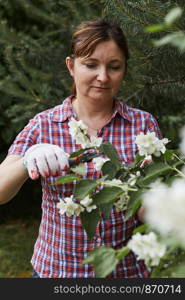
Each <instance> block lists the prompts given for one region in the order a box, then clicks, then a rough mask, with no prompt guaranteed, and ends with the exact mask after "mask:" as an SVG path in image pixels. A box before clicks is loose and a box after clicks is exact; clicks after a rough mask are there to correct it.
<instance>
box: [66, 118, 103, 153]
mask: <svg viewBox="0 0 185 300" xmlns="http://www.w3.org/2000/svg"><path fill="white" fill-rule="evenodd" d="M68 124H69V133H70V134H71V136H72V137H73V138H74V139H75V141H76V143H77V144H79V145H81V146H82V148H83V149H85V148H90V147H99V146H100V145H101V143H102V140H103V139H102V138H97V137H95V136H91V137H90V138H89V136H88V135H87V131H88V127H87V126H86V125H85V124H84V122H83V121H82V120H79V121H77V120H75V119H74V118H72V119H71V121H69V123H68Z"/></svg>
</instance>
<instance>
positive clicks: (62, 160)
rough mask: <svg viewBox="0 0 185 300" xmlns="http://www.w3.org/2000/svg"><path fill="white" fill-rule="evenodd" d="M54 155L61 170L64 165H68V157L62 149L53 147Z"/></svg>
mask: <svg viewBox="0 0 185 300" xmlns="http://www.w3.org/2000/svg"><path fill="white" fill-rule="evenodd" d="M55 155H56V158H57V162H58V166H59V170H63V169H64V168H65V167H69V161H68V157H67V155H66V153H65V152H64V151H63V150H62V149H55Z"/></svg>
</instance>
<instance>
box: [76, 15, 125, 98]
mask: <svg viewBox="0 0 185 300" xmlns="http://www.w3.org/2000/svg"><path fill="white" fill-rule="evenodd" d="M109 40H113V41H114V42H115V43H116V44H117V45H118V47H119V48H120V49H121V51H122V52H123V54H124V56H125V58H126V66H125V67H126V68H125V72H126V69H127V60H128V59H129V51H128V45H127V40H126V37H125V35H124V33H123V31H122V29H121V28H120V26H119V25H118V24H117V23H116V22H115V21H112V20H108V19H107V18H100V19H95V20H90V21H86V22H83V23H82V24H80V25H79V26H78V27H77V28H76V31H75V32H74V33H73V36H72V41H71V49H70V56H71V57H74V58H75V57H85V56H90V55H91V54H92V53H93V52H94V50H95V48H96V46H97V45H98V44H99V43H100V42H104V41H109ZM71 92H72V93H73V94H76V88H75V84H74V83H73V86H72V88H71Z"/></svg>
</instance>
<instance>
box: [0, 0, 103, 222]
mask: <svg viewBox="0 0 185 300" xmlns="http://www.w3.org/2000/svg"><path fill="white" fill-rule="evenodd" d="M102 8H103V6H102V4H101V3H100V1H98V0H86V1H83V0H47V1H45V0H6V1H5V0H0V98H1V100H0V116H1V117H0V141H1V142H0V161H2V160H3V159H4V157H5V155H6V153H7V149H8V147H9V145H10V144H11V142H12V141H13V140H14V138H15V136H16V135H17V133H18V132H19V131H20V130H21V129H22V128H23V127H24V126H25V125H26V123H27V122H28V120H29V119H30V118H32V117H33V116H34V115H35V114H36V113H38V112H40V111H42V110H44V109H48V108H50V107H53V106H54V105H57V104H60V103H62V101H63V100H64V98H65V97H66V96H67V95H69V88H70V84H71V82H70V80H71V79H70V76H69V74H68V70H67V68H66V66H65V57H66V56H67V55H68V54H69V46H70V40H71V33H72V31H73V28H74V27H75V26H76V25H77V24H79V23H81V21H83V20H86V19H91V18H95V17H99V16H101V11H102ZM25 198H26V201H25ZM33 199H37V202H35V201H33ZM39 199H41V194H40V185H39V184H37V183H35V182H31V180H28V181H27V182H26V184H24V186H23V188H22V190H21V192H20V193H18V195H17V196H16V197H15V198H14V199H13V201H11V202H9V203H8V204H6V205H3V206H1V207H0V217H1V218H0V220H1V222H3V221H5V220H6V219H7V218H14V217H15V218H16V217H23V216H24V217H28V216H29V215H34V216H38V215H40V203H38V201H39Z"/></svg>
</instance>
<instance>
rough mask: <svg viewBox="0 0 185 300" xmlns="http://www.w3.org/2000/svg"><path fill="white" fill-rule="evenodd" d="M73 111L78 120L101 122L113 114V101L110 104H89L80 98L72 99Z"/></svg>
mask: <svg viewBox="0 0 185 300" xmlns="http://www.w3.org/2000/svg"><path fill="white" fill-rule="evenodd" d="M72 106H73V109H74V111H75V113H76V115H77V117H78V119H81V120H83V119H87V120H88V119H89V120H91V119H93V120H96V119H97V120H100V119H104V118H106V117H107V116H108V115H111V114H112V108H113V100H112V101H109V102H100V101H99V102H98V101H96V103H94V102H90V101H89V102H87V101H82V100H81V99H78V98H76V97H75V98H73V99H72Z"/></svg>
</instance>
